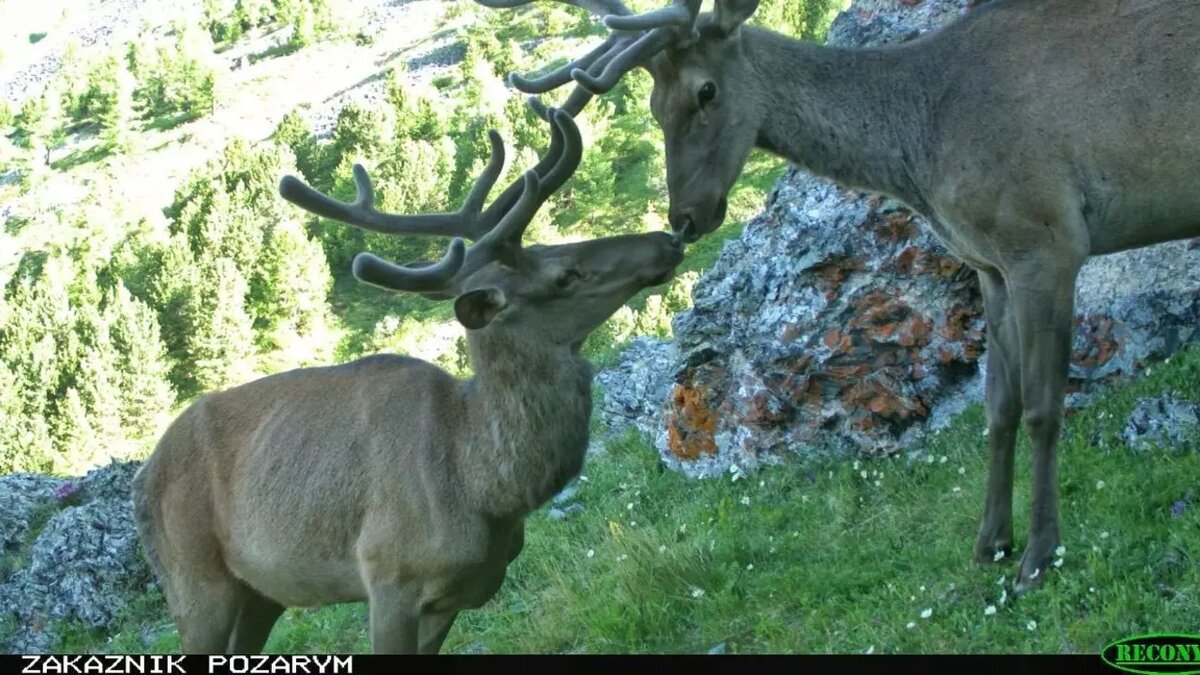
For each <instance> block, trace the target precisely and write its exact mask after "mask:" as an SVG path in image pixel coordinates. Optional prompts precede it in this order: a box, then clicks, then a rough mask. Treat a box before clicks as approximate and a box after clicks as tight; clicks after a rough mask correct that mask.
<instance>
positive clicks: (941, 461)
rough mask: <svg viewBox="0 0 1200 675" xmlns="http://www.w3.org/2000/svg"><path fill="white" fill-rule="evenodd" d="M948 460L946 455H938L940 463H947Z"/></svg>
mask: <svg viewBox="0 0 1200 675" xmlns="http://www.w3.org/2000/svg"><path fill="white" fill-rule="evenodd" d="M947 461H948V459H947V458H946V456H945V455H942V456H941V457H938V464H945V463H946V462H947Z"/></svg>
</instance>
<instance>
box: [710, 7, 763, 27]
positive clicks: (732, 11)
mask: <svg viewBox="0 0 1200 675" xmlns="http://www.w3.org/2000/svg"><path fill="white" fill-rule="evenodd" d="M714 5H715V7H714V9H715V10H716V11H715V13H716V24H717V28H720V29H721V31H722V32H723V33H725V34H726V35H732V34H733V32H734V31H736V30H737V29H738V27H740V26H741V25H742V23H744V22H745V21H746V19H749V18H750V15H752V14H754V10H756V9H758V0H716V1H715V3H714Z"/></svg>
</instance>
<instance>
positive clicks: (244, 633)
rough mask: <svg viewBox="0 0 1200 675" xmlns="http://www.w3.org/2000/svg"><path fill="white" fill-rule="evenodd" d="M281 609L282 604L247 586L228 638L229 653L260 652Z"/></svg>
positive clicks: (282, 608) (281, 611) (281, 612)
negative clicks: (231, 633) (231, 632)
mask: <svg viewBox="0 0 1200 675" xmlns="http://www.w3.org/2000/svg"><path fill="white" fill-rule="evenodd" d="M283 610H284V607H283V605H281V604H279V603H277V602H275V601H274V600H271V599H269V598H266V597H264V596H262V595H260V594H259V593H257V592H255V591H253V590H251V589H249V588H247V589H246V592H245V599H244V600H242V607H241V610H240V611H239V612H238V617H237V623H236V624H235V625H234V628H233V635H232V636H231V637H230V638H229V653H231V654H258V653H261V652H262V649H263V646H264V645H266V644H267V638H268V637H270V636H271V629H272V628H274V627H275V622H276V621H278V620H279V617H280V615H281V614H283Z"/></svg>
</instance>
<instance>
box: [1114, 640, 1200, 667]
mask: <svg viewBox="0 0 1200 675" xmlns="http://www.w3.org/2000/svg"><path fill="white" fill-rule="evenodd" d="M1100 658H1101V659H1104V662H1105V663H1107V664H1108V665H1110V666H1112V667H1113V668H1117V669H1119V670H1124V671H1125V672H1127V673H1141V674H1142V675H1162V674H1164V673H1169V674H1170V675H1191V674H1192V673H1200V635H1188V634H1186V633H1150V634H1148V635H1134V636H1133V637H1127V638H1123V639H1121V640H1117V641H1116V642H1113V643H1110V644H1108V645H1106V646H1105V647H1104V649H1102V650H1101V651H1100Z"/></svg>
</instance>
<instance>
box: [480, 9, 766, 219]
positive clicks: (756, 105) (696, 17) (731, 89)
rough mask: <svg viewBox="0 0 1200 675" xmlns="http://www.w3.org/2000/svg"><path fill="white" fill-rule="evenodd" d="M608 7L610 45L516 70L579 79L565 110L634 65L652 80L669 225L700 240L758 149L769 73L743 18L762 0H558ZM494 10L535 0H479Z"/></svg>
mask: <svg viewBox="0 0 1200 675" xmlns="http://www.w3.org/2000/svg"><path fill="white" fill-rule="evenodd" d="M558 1H559V2H564V3H566V4H570V5H575V6H577V7H581V8H584V9H587V10H588V11H590V12H592V13H593V14H597V15H602V16H603V17H604V24H605V25H606V26H608V27H609V28H610V29H612V33H611V35H610V37H609V38H608V39H607V40H605V42H604V43H603V44H601V45H600V46H598V47H597V48H596V49H594V50H592V51H591V52H590V53H588V54H587V55H585V56H583V57H582V58H580V59H578V60H576V61H573V62H572V63H569V64H567V65H566V66H563V67H562V68H559V69H557V70H555V71H553V72H551V73H549V74H547V75H544V76H541V77H538V78H533V79H531V78H526V77H522V76H520V75H517V74H515V73H513V74H510V76H509V81H510V83H511V84H512V85H513V86H514V87H516V88H517V89H519V90H521V91H523V92H526V93H531V94H536V93H542V92H546V91H549V90H551V89H554V88H556V87H559V86H562V85H564V84H566V83H567V82H570V81H572V80H574V81H575V82H576V83H577V85H576V87H575V90H574V91H573V92H572V93H571V94H570V96H569V97H568V99H567V101H566V102H565V103H564V105H563V108H564V109H566V110H568V111H570V112H571V114H575V113H577V112H578V111H579V110H580V109H582V108H583V106H585V105H586V104H587V102H588V101H589V100H590V98H591V96H593V95H599V94H603V93H605V92H607V91H609V90H610V89H612V88H613V87H614V86H615V85H616V83H617V82H618V81H619V80H620V78H621V76H622V75H624V74H625V73H627V72H629V71H631V70H633V69H634V68H638V67H641V68H644V69H646V70H647V71H648V72H649V73H650V75H651V77H652V78H653V80H654V88H653V90H652V92H651V94H650V110H651V113H652V114H653V115H654V119H655V121H656V122H657V123H658V125H659V127H660V128H661V129H662V132H663V139H664V141H665V145H666V163H667V189H668V192H669V194H670V202H671V205H670V214H669V219H670V223H671V229H672V230H674V231H675V232H677V233H679V234H680V236H682V237H683V239H684V240H685V241H689V242H690V241H695V240H696V239H698V238H699V237H700V236H702V235H704V234H707V233H709V232H712V231H713V230H715V229H716V228H717V227H718V226H720V225H721V223H722V222H724V220H725V211H726V208H727V206H728V197H729V191H730V189H731V188H732V187H733V184H734V182H736V181H737V179H738V176H739V175H741V172H742V169H743V167H744V166H745V164H746V160H747V158H749V156H750V151H751V150H752V149H753V148H754V144H755V141H756V140H757V136H758V130H759V128H760V126H761V117H762V115H763V111H764V110H765V108H766V101H765V100H764V96H763V94H762V93H761V91H760V90H759V87H758V85H757V83H758V82H760V81H762V79H763V77H762V75H758V74H757V73H753V72H751V70H752V66H751V64H750V63H749V61H748V60H747V59H746V57H745V54H744V50H743V43H742V39H741V38H742V31H741V26H742V23H744V22H745V21H746V20H747V19H748V18H750V16H751V15H752V14H753V13H754V11H755V10H756V9H757V8H758V0H715V5H714V8H715V11H713V12H712V13H705V14H700V13H699V10H700V3H701V0H674V2H673V4H671V5H670V6H668V7H665V8H663V9H659V10H656V11H653V12H649V13H646V14H641V15H633V14H632V13H631V12H630V10H629V9H628V8H626V7H625V6H624V5H623V4H621V3H620V1H619V0H558ZM476 2H479V3H480V4H482V5H485V6H487V7H493V8H508V7H517V6H520V5H525V4H528V3H529V2H532V0H476Z"/></svg>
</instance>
